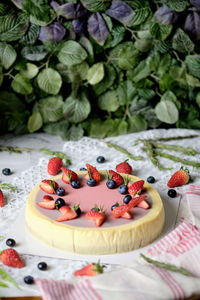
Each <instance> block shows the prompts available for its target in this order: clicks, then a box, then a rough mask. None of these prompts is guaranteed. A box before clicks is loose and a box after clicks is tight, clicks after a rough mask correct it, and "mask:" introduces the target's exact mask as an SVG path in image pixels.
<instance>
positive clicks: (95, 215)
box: [85, 210, 106, 227]
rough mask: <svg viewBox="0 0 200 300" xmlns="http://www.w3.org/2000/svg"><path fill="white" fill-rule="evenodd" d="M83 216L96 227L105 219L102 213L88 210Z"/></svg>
mask: <svg viewBox="0 0 200 300" xmlns="http://www.w3.org/2000/svg"><path fill="white" fill-rule="evenodd" d="M85 216H86V218H87V219H92V220H94V221H95V224H96V226H98V227H99V226H101V225H102V224H103V223H104V221H105V219H106V215H105V213H104V212H103V211H96V210H90V211H88V212H87V214H86V215H85Z"/></svg>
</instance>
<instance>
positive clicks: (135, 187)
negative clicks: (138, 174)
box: [128, 180, 144, 197]
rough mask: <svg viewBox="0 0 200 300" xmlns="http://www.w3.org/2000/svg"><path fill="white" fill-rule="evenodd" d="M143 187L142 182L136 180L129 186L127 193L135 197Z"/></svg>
mask: <svg viewBox="0 0 200 300" xmlns="http://www.w3.org/2000/svg"><path fill="white" fill-rule="evenodd" d="M143 185H144V180H138V181H136V182H134V183H132V184H131V185H129V188H128V193H129V194H130V195H131V196H132V197H135V195H137V194H140V193H141V191H142V188H143Z"/></svg>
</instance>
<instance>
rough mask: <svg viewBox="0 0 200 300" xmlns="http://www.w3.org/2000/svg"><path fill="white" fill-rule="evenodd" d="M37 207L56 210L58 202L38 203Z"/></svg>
mask: <svg viewBox="0 0 200 300" xmlns="http://www.w3.org/2000/svg"><path fill="white" fill-rule="evenodd" d="M37 205H38V206H40V207H42V208H47V209H55V208H56V201H55V200H50V201H43V202H37Z"/></svg>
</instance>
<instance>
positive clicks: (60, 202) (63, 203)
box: [55, 198, 66, 209]
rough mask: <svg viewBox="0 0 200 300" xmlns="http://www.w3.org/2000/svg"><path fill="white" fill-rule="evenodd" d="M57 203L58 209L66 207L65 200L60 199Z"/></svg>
mask: <svg viewBox="0 0 200 300" xmlns="http://www.w3.org/2000/svg"><path fill="white" fill-rule="evenodd" d="M55 203H56V209H59V208H61V207H62V206H64V205H66V204H65V200H64V199H63V198H58V199H57V200H56V202H55Z"/></svg>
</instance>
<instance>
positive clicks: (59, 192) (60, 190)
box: [56, 187, 65, 196]
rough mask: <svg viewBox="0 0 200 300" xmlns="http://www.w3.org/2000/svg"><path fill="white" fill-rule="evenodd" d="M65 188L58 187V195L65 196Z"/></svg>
mask: <svg viewBox="0 0 200 300" xmlns="http://www.w3.org/2000/svg"><path fill="white" fill-rule="evenodd" d="M64 194H65V190H64V189H63V188H62V187H59V188H57V190H56V195H58V196H64Z"/></svg>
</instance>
